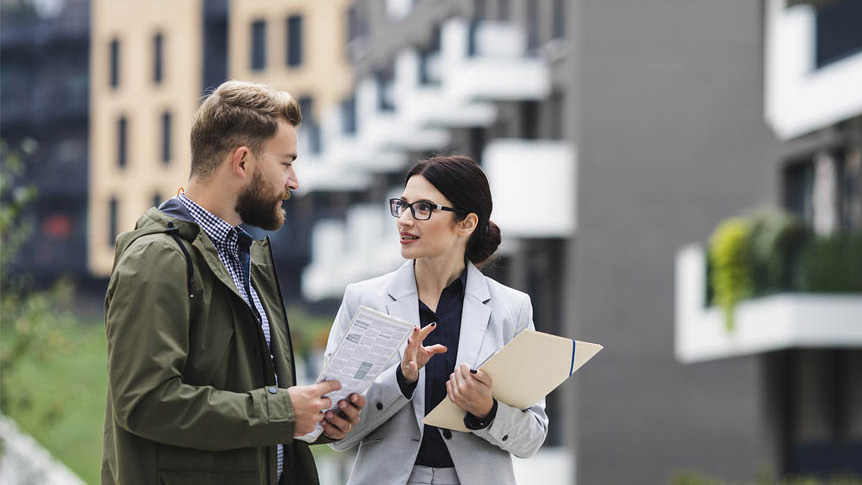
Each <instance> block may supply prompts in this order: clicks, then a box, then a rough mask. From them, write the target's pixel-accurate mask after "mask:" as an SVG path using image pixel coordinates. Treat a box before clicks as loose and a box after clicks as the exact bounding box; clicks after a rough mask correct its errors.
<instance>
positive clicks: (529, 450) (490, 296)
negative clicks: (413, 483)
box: [324, 260, 548, 485]
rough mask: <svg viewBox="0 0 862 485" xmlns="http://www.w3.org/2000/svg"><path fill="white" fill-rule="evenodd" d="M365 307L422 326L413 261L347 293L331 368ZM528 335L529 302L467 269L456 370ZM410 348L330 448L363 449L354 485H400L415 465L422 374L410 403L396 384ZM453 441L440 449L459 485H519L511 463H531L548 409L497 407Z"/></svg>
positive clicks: (330, 348)
mask: <svg viewBox="0 0 862 485" xmlns="http://www.w3.org/2000/svg"><path fill="white" fill-rule="evenodd" d="M360 305H365V306H367V307H371V308H373V309H375V310H378V311H381V312H384V313H387V314H389V315H392V316H394V317H397V318H400V319H402V320H406V321H408V322H411V323H414V324H416V325H419V300H418V295H417V291H416V280H415V276H414V272H413V261H412V260H411V261H407V262H406V263H405V264H404V265H403V266H401V268H399V269H398V270H396V271H394V272H392V273H389V274H386V275H383V276H380V277H378V278H374V279H370V280H366V281H361V282H359V283H353V284H351V285H349V286H348V287H347V289H346V290H345V292H344V300H343V301H342V303H341V308H340V309H339V310H338V315H337V316H336V317H335V323H334V324H333V326H332V331H331V332H330V334H329V342H328V344H327V346H326V353H325V355H324V359H325V361H326V362H328V361H329V359H330V358H331V356H332V353H333V352H335V348H336V347H337V346H338V343H339V342H340V341H341V339H342V338H343V336H344V332H345V331H346V330H347V327H348V325H349V324H350V320H351V319H352V318H353V315H354V314H355V313H356V311H357V309H358V308H359V306H360ZM528 328H529V329H533V328H534V327H533V307H532V305H531V304H530V297H529V296H528V295H526V294H524V293H521V292H520V291H516V290H513V289H511V288H508V287H506V286H503V285H501V284H500V283H497V282H496V281H494V280H492V279H491V278H488V277H486V276H485V275H483V274H482V273H481V272H480V271H479V270H478V269H476V267H475V266H473V265H472V264H468V269H467V288H466V289H465V294H464V307H463V310H462V314H461V334H460V337H459V338H460V340H459V342H458V359H457V363H458V364H462V363H467V364H469V365H470V367H472V368H476V366H477V365H478V364H480V363H481V362H482V361H484V360H485V359H486V358H487V357H488V356H490V355H491V354H493V353H494V352H495V351H497V350H499V349H500V348H502V347H503V346H504V345H506V344H507V343H508V342H509V341H510V340H512V339H513V338H515V336H516V335H518V334H519V333H520V332H522V331H523V330H525V329H528ZM405 346H406V343H405V344H404V345H403V346H402V347H401V349H400V350H399V352H398V358H397V361H394V362H390V364H389V367H388V368H387V369H386V370H384V371H383V372H382V373H381V374H380V376H378V378H377V379H376V380H375V381H374V383H373V384H372V385H371V386H370V387H369V388H368V390H367V391H366V393H365V396H366V399H367V404H366V406H365V408H364V409H363V410H362V413H361V422H360V423H359V424H358V425H357V426H356V428H355V429H354V430H353V431H352V432H350V433H349V434H348V435H347V436H346V437H345V438H344V439H342V440H340V441H337V442H335V443H331V444H330V446H331V447H332V448H333V449H335V450H338V451H342V450H346V449H349V448H351V447H353V446H355V445H357V444H358V445H359V452H358V454H357V457H356V462H355V463H354V465H353V470H352V471H351V473H350V480H349V482H348V483H349V484H356V485H388V484H392V485H403V484H405V483H407V478H408V477H409V475H410V471H411V470H412V469H413V465H414V464H415V462H416V456H417V454H418V453H419V445H420V443H421V441H422V433H423V425H422V418H423V417H425V369H424V368H423V369H421V370H420V372H419V382H418V385H417V386H416V390H415V392H414V393H413V398H412V399H407V398H405V397H404V395H403V394H402V393H401V389H400V388H399V387H398V382H397V380H396V378H395V370H396V368H397V367H398V365H399V364H400V362H401V355H402V354H403V351H404V347H405ZM438 358H439V357H438ZM437 432H441V430H437ZM451 433H452V435H451V438H450V439H445V435H444V439H443V442H444V443H445V444H446V447H447V448H448V449H449V454H450V455H451V456H452V462H453V463H454V464H455V470H456V472H457V473H458V477H459V479H460V481H461V483H462V484H465V485H485V484H491V483H493V484H514V483H515V477H514V472H513V470H512V457H511V455H515V456H517V457H520V458H526V457H529V456H532V455H533V454H534V453H536V451H537V450H538V449H539V448H540V447H541V446H542V443H543V442H544V441H545V437H546V436H547V434H548V417H547V416H546V415H545V401H544V399H543V400H542V401H540V402H539V403H537V404H536V405H534V406H532V407H530V408H528V409H525V410H520V409H516V408H513V407H510V406H509V405H507V404H504V403H502V402H500V403H499V404H498V407H497V415H496V418H495V419H494V421H493V423H492V424H491V426H489V427H487V428H485V429H482V430H479V431H474V432H471V433H461V432H458V431H452V432H451Z"/></svg>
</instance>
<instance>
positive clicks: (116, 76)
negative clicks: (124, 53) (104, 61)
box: [108, 39, 120, 88]
mask: <svg viewBox="0 0 862 485" xmlns="http://www.w3.org/2000/svg"><path fill="white" fill-rule="evenodd" d="M109 50H110V54H109V56H110V58H109V59H108V64H109V67H108V70H109V71H110V75H111V79H110V81H111V87H112V88H116V87H117V86H119V85H120V41H119V40H117V39H113V40H111V46H110V49H109Z"/></svg>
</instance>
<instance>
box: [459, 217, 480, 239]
mask: <svg viewBox="0 0 862 485" xmlns="http://www.w3.org/2000/svg"><path fill="white" fill-rule="evenodd" d="M478 224H479V216H477V215H476V213H475V212H471V213H469V214H467V217H465V218H464V219H462V220H461V222H459V223H458V232H460V233H461V235H463V236H469V235H470V234H473V231H475V230H476V226H477V225H478Z"/></svg>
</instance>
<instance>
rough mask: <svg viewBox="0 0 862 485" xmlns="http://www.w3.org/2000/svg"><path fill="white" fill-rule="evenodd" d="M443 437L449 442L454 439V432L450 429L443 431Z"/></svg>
mask: <svg viewBox="0 0 862 485" xmlns="http://www.w3.org/2000/svg"><path fill="white" fill-rule="evenodd" d="M443 437H444V438H446V439H447V440H449V439H452V432H451V431H449V430H448V429H444V430H443Z"/></svg>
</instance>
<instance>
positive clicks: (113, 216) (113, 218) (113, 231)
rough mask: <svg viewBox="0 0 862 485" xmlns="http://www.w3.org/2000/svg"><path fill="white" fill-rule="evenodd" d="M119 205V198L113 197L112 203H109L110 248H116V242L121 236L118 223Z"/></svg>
mask: <svg viewBox="0 0 862 485" xmlns="http://www.w3.org/2000/svg"><path fill="white" fill-rule="evenodd" d="M118 205H119V202H117V198H116V197H111V201H110V202H109V203H108V246H111V247H113V246H114V242H115V241H116V240H117V235H118V234H119V233H118V232H117V231H118V229H117V228H118V227H119V224H118V223H117V217H118V215H117V212H118Z"/></svg>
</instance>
